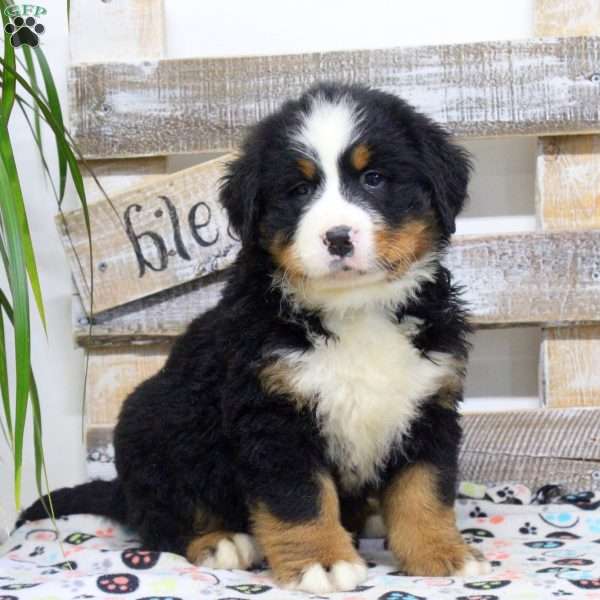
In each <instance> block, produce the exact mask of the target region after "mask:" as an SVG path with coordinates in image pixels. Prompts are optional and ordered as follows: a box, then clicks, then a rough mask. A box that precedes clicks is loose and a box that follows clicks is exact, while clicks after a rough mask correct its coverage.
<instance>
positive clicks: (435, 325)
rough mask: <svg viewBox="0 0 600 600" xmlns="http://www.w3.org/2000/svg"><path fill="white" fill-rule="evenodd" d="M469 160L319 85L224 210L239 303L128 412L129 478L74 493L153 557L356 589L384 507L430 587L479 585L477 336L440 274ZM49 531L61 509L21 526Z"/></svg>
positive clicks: (117, 437) (289, 116) (64, 497)
mask: <svg viewBox="0 0 600 600" xmlns="http://www.w3.org/2000/svg"><path fill="white" fill-rule="evenodd" d="M468 178H469V161H468V158H467V155H466V153H465V152H464V151H463V150H462V149H460V148H459V147H457V146H455V145H453V144H452V143H451V142H450V140H449V137H448V135H447V134H446V133H445V132H444V131H443V130H442V129H441V128H440V127H439V126H438V125H436V124H434V123H433V122H431V121H430V120H429V119H428V118H427V117H425V116H423V115H421V114H419V113H417V112H415V110H414V109H413V108H411V107H410V106H409V105H408V104H406V103H405V102H403V101H402V100H400V99H398V98H397V97H395V96H392V95H389V94H386V93H383V92H381V91H377V90H373V89H369V88H366V87H362V86H346V85H339V84H321V85H318V86H316V87H314V88H312V89H311V90H309V91H308V92H307V93H305V94H304V95H303V96H302V97H301V98H300V99H298V100H294V101H289V102H286V103H285V104H284V105H283V106H282V107H281V109H280V110H279V111H277V112H276V113H275V114H273V115H271V116H270V117H268V118H266V119H264V120H263V121H262V122H260V123H259V124H258V125H257V126H256V127H255V128H254V129H253V130H252V131H251V132H250V134H249V135H248V137H247V139H246V141H245V143H244V144H243V146H242V148H241V152H240V154H239V156H238V157H237V158H236V159H235V160H234V161H233V162H232V163H231V164H230V165H229V167H228V171H227V174H226V175H225V178H224V180H223V186H222V190H221V202H222V203H223V205H224V207H225V209H226V210H227V212H228V215H229V219H230V222H231V225H232V227H233V228H234V230H235V231H236V232H237V233H238V234H239V236H240V238H241V241H242V248H241V251H240V253H239V256H238V258H237V260H236V262H235V264H234V265H233V267H232V269H231V274H230V277H229V282H228V285H227V286H226V289H225V291H224V294H223V298H222V300H221V301H220V303H219V304H218V306H217V307H216V308H214V309H213V310H211V311H210V312H208V313H206V314H204V315H202V316H200V317H199V318H197V319H196V320H195V321H194V322H193V323H192V324H191V325H190V326H189V328H188V330H187V331H186V333H185V334H184V335H182V336H181V337H180V338H179V339H178V340H177V341H176V343H175V345H174V347H173V350H172V352H171V354H170V357H169V359H168V360H167V363H166V365H165V366H164V368H163V369H161V371H160V372H159V373H157V374H156V375H155V376H154V377H151V378H150V379H148V380H147V381H146V382H144V383H142V384H141V385H140V386H139V387H138V388H137V389H136V390H135V391H134V392H133V393H132V394H131V395H130V396H129V397H128V398H127V400H126V401H125V403H124V405H123V408H122V411H121V414H120V417H119V421H118V424H117V426H116V429H115V434H114V444H115V458H116V467H117V473H118V477H117V479H115V480H114V481H111V482H100V481H95V482H91V483H87V484H83V485H81V486H77V487H75V488H69V489H63V490H59V491H57V492H55V493H54V494H53V501H54V508H55V511H56V513H57V515H62V514H68V513H73V512H94V513H99V514H104V515H107V516H110V517H113V518H115V519H118V520H120V521H122V522H124V523H126V524H127V525H128V526H130V527H132V528H134V529H135V530H136V531H137V532H138V534H139V535H140V536H141V538H142V541H143V544H144V546H145V547H147V548H150V549H155V550H162V551H170V552H176V553H180V554H182V555H184V556H186V557H187V558H188V560H189V561H190V562H193V563H195V564H198V565H206V566H210V567H216V568H243V569H245V568H249V567H251V566H253V565H255V564H257V563H259V562H260V561H261V560H262V558H263V553H264V556H265V557H266V559H267V561H268V563H269V565H270V567H271V569H272V572H273V575H274V577H275V578H276V579H277V580H278V581H279V583H280V584H282V585H285V586H288V587H292V588H297V589H300V590H305V591H309V592H313V593H326V592H334V591H341V590H351V589H353V588H354V587H355V586H357V585H358V584H360V583H361V582H362V581H364V579H365V578H366V576H367V568H366V566H365V563H364V561H363V560H362V559H361V558H360V556H359V555H358V553H357V551H356V550H355V548H354V545H353V540H352V537H351V533H357V532H359V531H360V529H361V528H362V526H363V523H364V517H365V515H366V507H367V506H368V505H370V504H372V502H373V501H374V500H375V501H376V502H378V504H379V506H380V508H381V513H382V516H383V521H384V523H385V526H386V529H387V536H388V541H389V547H390V549H391V551H392V552H393V554H394V555H395V557H396V559H397V560H398V562H399V564H400V566H401V568H402V569H403V570H404V571H406V572H407V573H409V574H411V575H422V576H436V575H440V576H450V575H463V574H464V575H467V574H468V575H477V574H483V573H485V572H487V571H488V569H489V565H488V563H486V562H485V561H484V560H483V559H482V558H481V556H478V555H477V554H476V553H475V551H473V550H472V549H470V548H469V547H468V546H467V545H466V544H465V542H464V541H463V540H462V538H461V535H460V533H459V532H458V530H457V528H456V525H455V516H454V511H453V501H454V498H455V485H456V477H457V456H458V448H459V443H460V438H461V428H460V424H459V415H458V412H457V406H458V404H459V402H460V400H461V397H462V388H463V378H464V370H465V361H466V359H467V350H468V343H467V341H466V336H467V334H468V326H467V324H466V321H465V312H464V309H463V306H462V305H461V302H460V300H459V297H458V293H457V289H456V288H455V287H454V286H453V284H452V281H451V276H450V273H449V272H448V271H447V270H446V269H445V268H444V267H443V266H441V264H440V258H441V257H442V256H443V254H444V251H445V249H446V246H447V244H448V240H449V237H450V235H451V234H452V233H453V232H454V220H455V217H456V215H457V213H458V212H459V211H460V210H461V208H462V206H463V203H464V201H465V197H466V194H467V183H468ZM44 515H45V512H44V510H43V506H42V504H41V502H40V501H38V502H37V503H36V504H34V505H33V506H32V507H31V508H30V509H28V510H26V511H25V512H24V513H23V515H22V518H23V519H33V518H40V517H42V516H44Z"/></svg>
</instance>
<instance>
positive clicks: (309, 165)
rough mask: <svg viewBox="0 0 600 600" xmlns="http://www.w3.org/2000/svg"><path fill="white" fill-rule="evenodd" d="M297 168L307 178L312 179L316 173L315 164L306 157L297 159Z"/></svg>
mask: <svg viewBox="0 0 600 600" xmlns="http://www.w3.org/2000/svg"><path fill="white" fill-rule="evenodd" d="M298 168H299V169H300V171H302V174H303V175H304V177H306V178H307V179H310V180H313V179H314V178H315V175H316V174H317V165H315V163H314V162H313V161H312V160H309V159H308V158H299V159H298Z"/></svg>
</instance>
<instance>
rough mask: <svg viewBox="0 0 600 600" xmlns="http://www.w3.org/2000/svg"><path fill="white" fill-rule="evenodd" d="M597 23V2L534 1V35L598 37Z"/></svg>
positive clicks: (599, 11)
mask: <svg viewBox="0 0 600 600" xmlns="http://www.w3.org/2000/svg"><path fill="white" fill-rule="evenodd" d="M599 23H600V2H598V0H536V3H535V34H536V35H540V36H570V35H572V36H578V35H598V29H599V27H598V24H599Z"/></svg>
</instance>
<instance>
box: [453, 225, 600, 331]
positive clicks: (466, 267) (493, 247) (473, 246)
mask: <svg viewBox="0 0 600 600" xmlns="http://www.w3.org/2000/svg"><path fill="white" fill-rule="evenodd" d="M446 264H447V265H448V266H449V268H450V269H451V271H452V272H453V273H454V275H455V278H456V280H457V281H458V282H459V283H461V284H462V285H464V287H465V290H464V298H465V299H466V300H467V302H468V304H469V306H470V309H471V311H472V313H473V315H474V317H475V321H476V322H477V323H478V324H480V325H490V326H491V325H496V326H497V325H518V324H539V323H556V324H559V323H568V322H571V323H572V322H596V321H598V320H599V319H600V311H598V305H599V301H600V231H589V232H583V231H582V232H567V231H564V232H548V233H518V234H504V235H496V236H482V237H471V236H465V237H462V238H461V237H457V238H455V240H454V243H453V244H452V246H451V249H450V252H449V254H448V258H447V260H446Z"/></svg>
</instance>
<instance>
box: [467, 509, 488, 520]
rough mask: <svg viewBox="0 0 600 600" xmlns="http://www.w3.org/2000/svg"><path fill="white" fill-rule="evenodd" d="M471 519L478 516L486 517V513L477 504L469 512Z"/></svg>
mask: <svg viewBox="0 0 600 600" xmlns="http://www.w3.org/2000/svg"><path fill="white" fill-rule="evenodd" d="M469 516H470V517H471V519H476V518H479V517H482V518H485V517H487V513H484V512H483V511H482V510H481V508H479V506H475V507H474V508H473V510H472V511H471V512H470V513H469Z"/></svg>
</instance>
